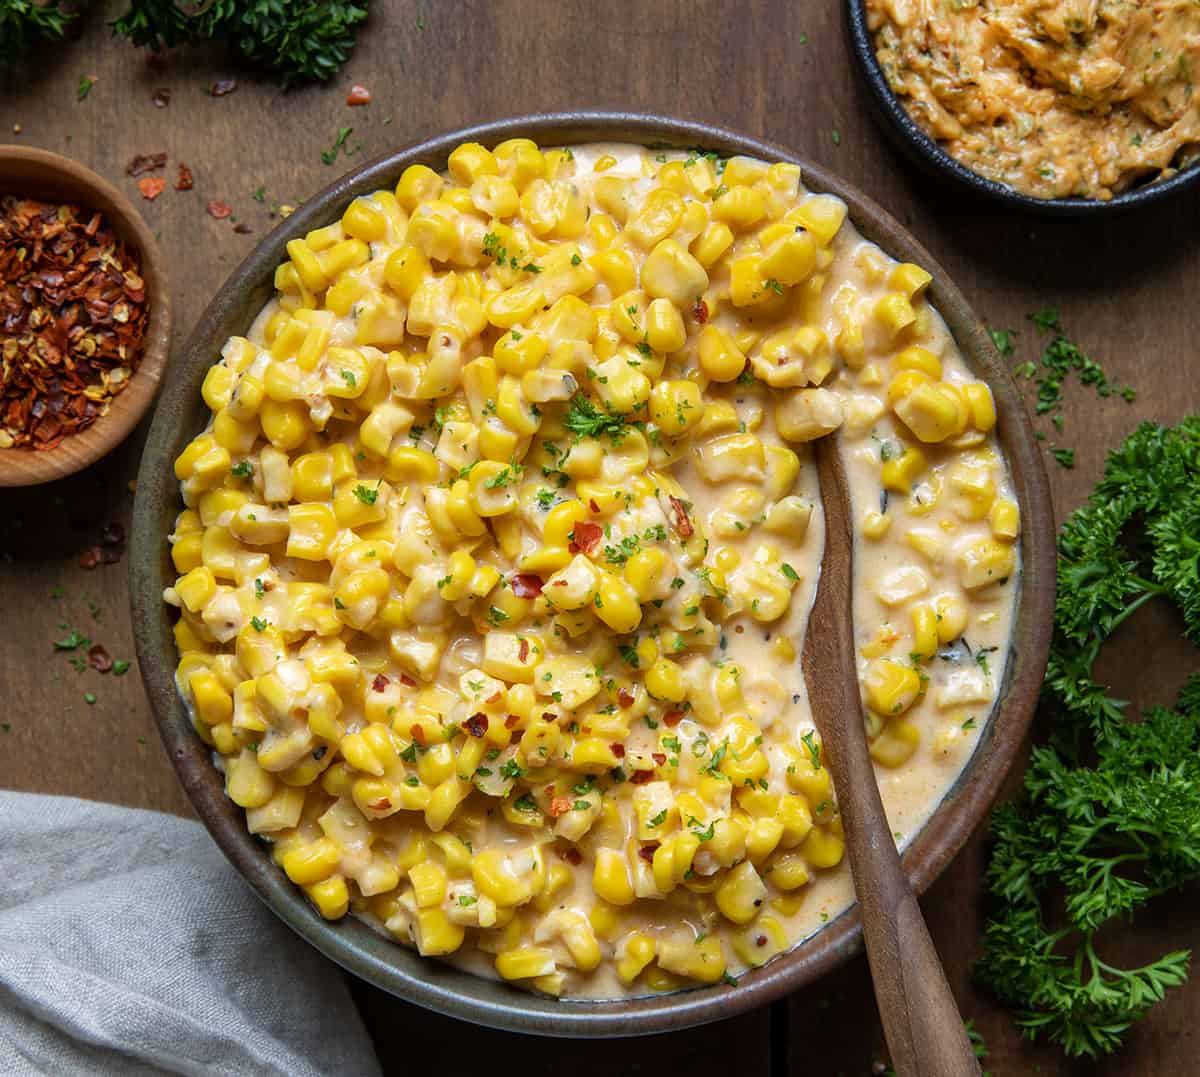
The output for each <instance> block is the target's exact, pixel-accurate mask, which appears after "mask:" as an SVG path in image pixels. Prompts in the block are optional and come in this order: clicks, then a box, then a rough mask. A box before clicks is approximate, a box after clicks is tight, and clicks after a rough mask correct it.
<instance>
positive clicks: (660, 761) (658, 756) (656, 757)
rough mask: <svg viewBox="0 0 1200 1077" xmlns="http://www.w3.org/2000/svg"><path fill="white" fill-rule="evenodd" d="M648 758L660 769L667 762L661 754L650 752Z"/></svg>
mask: <svg viewBox="0 0 1200 1077" xmlns="http://www.w3.org/2000/svg"><path fill="white" fill-rule="evenodd" d="M650 758H651V759H653V760H654V762H656V763H657V764H658V765H659V766H660V767H661V766H662V765H663V764H664V763H665V762H666V761H667V757H666V754H665V753H663V752H651V753H650Z"/></svg>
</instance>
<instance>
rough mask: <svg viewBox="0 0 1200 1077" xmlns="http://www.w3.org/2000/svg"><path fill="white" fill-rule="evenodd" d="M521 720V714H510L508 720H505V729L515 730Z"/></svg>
mask: <svg viewBox="0 0 1200 1077" xmlns="http://www.w3.org/2000/svg"><path fill="white" fill-rule="evenodd" d="M520 720H521V716H520V715H519V714H510V715H509V716H508V717H507V718H505V719H504V728H505V729H513V728H515V727H516V724H517V723H518V722H519V721H520Z"/></svg>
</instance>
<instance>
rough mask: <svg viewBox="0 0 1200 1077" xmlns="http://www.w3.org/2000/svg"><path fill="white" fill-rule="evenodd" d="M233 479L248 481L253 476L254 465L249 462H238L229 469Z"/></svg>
mask: <svg viewBox="0 0 1200 1077" xmlns="http://www.w3.org/2000/svg"><path fill="white" fill-rule="evenodd" d="M229 474H230V475H232V476H233V477H234V478H235V479H248V478H250V476H251V475H253V474H254V465H253V464H252V463H250V461H249V460H239V461H238V462H237V463H236V464H234V465H233V467H231V468H230V469H229Z"/></svg>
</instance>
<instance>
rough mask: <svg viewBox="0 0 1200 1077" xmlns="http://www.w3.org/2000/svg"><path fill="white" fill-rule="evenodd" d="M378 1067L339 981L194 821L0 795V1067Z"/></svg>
mask: <svg viewBox="0 0 1200 1077" xmlns="http://www.w3.org/2000/svg"><path fill="white" fill-rule="evenodd" d="M164 1072H165V1073H181V1074H221V1075H222V1077H225V1075H237V1077H240V1075H242V1074H246V1075H259V1074H262V1075H275V1074H279V1075H284V1074H286V1075H287V1077H308V1075H313V1077H315V1075H325V1074H337V1075H338V1077H343V1075H344V1077H374V1075H376V1074H378V1073H379V1067H378V1064H377V1062H376V1060H375V1054H374V1051H373V1050H372V1048H371V1042H370V1040H369V1038H368V1037H367V1033H366V1030H365V1029H364V1028H363V1024H362V1021H361V1020H360V1018H359V1016H358V1012H357V1010H356V1009H355V1008H354V1004H353V1002H352V1001H351V999H350V994H349V992H348V991H347V989H346V985H345V982H344V981H343V979H342V973H341V971H340V970H339V969H338V968H337V967H336V966H335V965H333V964H332V963H330V962H329V961H327V960H326V959H325V958H323V957H322V956H321V955H320V954H318V953H317V952H316V951H315V950H313V949H311V948H310V947H309V946H308V945H307V944H306V943H305V942H303V941H302V940H301V939H300V938H298V937H297V936H296V935H294V934H293V933H292V932H291V931H290V930H289V929H288V928H287V927H286V926H285V925H284V924H283V923H282V922H280V921H278V920H276V919H275V917H274V915H273V914H272V913H271V912H270V910H268V909H267V908H266V907H265V906H264V905H262V904H261V903H260V902H259V900H258V899H257V898H256V897H255V896H254V894H253V893H252V892H251V890H250V888H249V887H248V886H247V885H246V884H245V883H244V882H243V881H242V880H241V879H240V878H239V877H238V876H237V874H236V873H235V872H234V870H233V868H231V867H230V866H229V865H228V864H227V863H226V862H225V860H224V859H223V858H222V857H221V854H220V852H219V851H218V849H217V847H216V846H215V845H214V844H213V843H212V841H211V839H210V838H209V837H208V835H207V834H206V833H205V832H204V830H203V829H202V828H201V826H200V825H199V824H198V823H193V822H188V821H186V820H183V819H177V818H175V817H173V816H169V815H160V814H158V813H157V812H148V811H135V810H133V809H131V808H118V807H114V806H112V805H109V804H96V803H92V802H90V801H86V800H75V799H72V798H66V797H48V796H36V795H32V794H28V793H7V792H0V1073H2V1074H6V1075H9V1074H13V1075H23V1074H53V1075H55V1077H73V1075H75V1074H87V1075H89V1077H91V1075H94V1074H118V1073H119V1074H121V1075H122V1077H126V1075H142V1074H159V1073H164Z"/></svg>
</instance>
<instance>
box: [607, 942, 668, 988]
mask: <svg viewBox="0 0 1200 1077" xmlns="http://www.w3.org/2000/svg"><path fill="white" fill-rule="evenodd" d="M657 949H658V947H657V944H656V943H655V941H654V939H653V938H652V937H651V936H650V935H646V934H644V933H642V932H641V931H635V932H634V933H633V934H632V935H630V936H629V938H627V939H626V940H625V942H624V943H623V944H622V946H621V950H620V956H619V957H618V958H617V976H618V977H620V980H621V983H623V984H625V985H626V986H628V985H629V984H631V983H633V981H634V980H636V979H637V978H638V977H639V976H640V975H641V974H642V971H643V970H644V969H645V968H646V966H647V965H649V964H650V962H651V961H653V960H654V955H655V952H656V951H657Z"/></svg>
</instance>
